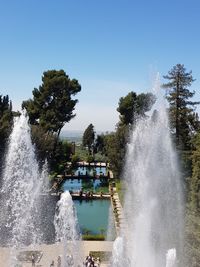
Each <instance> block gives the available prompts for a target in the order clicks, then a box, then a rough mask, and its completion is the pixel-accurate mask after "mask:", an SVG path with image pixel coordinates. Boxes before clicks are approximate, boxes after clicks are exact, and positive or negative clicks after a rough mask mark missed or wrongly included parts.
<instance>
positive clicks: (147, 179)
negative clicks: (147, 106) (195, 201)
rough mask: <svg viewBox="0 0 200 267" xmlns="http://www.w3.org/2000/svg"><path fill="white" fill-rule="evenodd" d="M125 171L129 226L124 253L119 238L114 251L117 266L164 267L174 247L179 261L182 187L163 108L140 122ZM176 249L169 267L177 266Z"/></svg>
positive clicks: (126, 208) (125, 229) (122, 235)
mask: <svg viewBox="0 0 200 267" xmlns="http://www.w3.org/2000/svg"><path fill="white" fill-rule="evenodd" d="M154 115H155V114H154ZM125 169H126V172H125V181H124V182H125V184H127V185H128V186H127V190H126V196H125V205H124V212H125V216H126V221H127V225H126V228H124V229H121V238H122V239H123V242H122V240H121V241H120V243H121V246H123V249H122V248H120V251H121V253H119V251H118V250H119V240H117V241H116V242H118V243H117V245H115V246H114V251H113V253H114V255H118V259H117V262H118V265H117V266H123V260H124V259H126V260H127V265H126V266H130V267H132V266H134V267H164V266H166V252H167V251H168V250H169V249H170V248H173V247H175V248H176V251H177V257H178V258H179V261H180V260H181V257H182V255H181V253H182V244H183V238H182V229H183V223H182V222H183V217H182V202H183V201H182V189H181V183H180V174H179V168H178V164H177V157H176V153H175V152H174V149H173V147H172V142H171V139H170V133H169V126H168V117H167V114H166V108H165V107H163V108H160V109H159V110H158V112H157V113H156V116H153V117H152V118H150V117H149V118H146V119H140V120H138V122H137V123H136V126H135V128H134V129H133V131H132V136H131V142H130V144H129V146H128V152H127V159H126V167H125ZM172 251H174V250H170V252H169V255H168V257H167V262H168V263H167V267H168V266H174V265H170V264H171V263H169V262H172V260H171V259H172V254H173V253H172ZM173 255H174V254H173ZM115 261H116V257H115ZM173 264H175V260H174V262H173ZM113 266H116V265H115V264H113ZM181 266H182V265H181Z"/></svg>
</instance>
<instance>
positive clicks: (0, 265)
mask: <svg viewBox="0 0 200 267" xmlns="http://www.w3.org/2000/svg"><path fill="white" fill-rule="evenodd" d="M78 243H79V244H77V246H82V254H83V259H85V257H86V256H87V255H89V253H90V251H109V252H111V251H112V247H113V242H111V241H80V242H78ZM24 250H30V251H32V250H39V251H41V252H42V254H43V255H42V257H41V260H40V261H39V263H37V264H36V267H49V266H50V264H51V262H52V260H54V262H55V267H56V262H57V258H58V256H59V255H62V252H63V248H62V245H61V244H53V245H41V246H37V247H35V248H34V249H33V248H31V247H27V248H24ZM21 251H23V250H21ZM9 255H10V249H9V248H1V247H0V267H9V261H8V260H9ZM106 266H108V263H106V262H102V264H101V267H106ZM22 267H31V263H22Z"/></svg>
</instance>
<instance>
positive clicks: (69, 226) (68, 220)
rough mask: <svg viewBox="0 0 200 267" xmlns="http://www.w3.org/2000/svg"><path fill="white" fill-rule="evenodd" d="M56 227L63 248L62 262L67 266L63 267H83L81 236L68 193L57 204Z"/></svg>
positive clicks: (57, 237)
mask: <svg viewBox="0 0 200 267" xmlns="http://www.w3.org/2000/svg"><path fill="white" fill-rule="evenodd" d="M54 225H55V231H56V240H57V242H61V244H62V246H63V258H62V261H64V263H65V264H64V265H62V266H63V267H69V266H78V265H80V266H81V263H82V259H83V257H82V255H81V246H80V240H81V236H80V233H79V229H78V220H77V216H76V211H75V208H74V204H73V201H72V197H71V195H70V193H69V192H68V191H66V192H64V193H63V194H62V195H61V198H60V200H59V201H58V202H57V207H56V213H55V218H54Z"/></svg>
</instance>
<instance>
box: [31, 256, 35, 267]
mask: <svg viewBox="0 0 200 267" xmlns="http://www.w3.org/2000/svg"><path fill="white" fill-rule="evenodd" d="M31 263H32V267H35V255H34V254H32V255H31Z"/></svg>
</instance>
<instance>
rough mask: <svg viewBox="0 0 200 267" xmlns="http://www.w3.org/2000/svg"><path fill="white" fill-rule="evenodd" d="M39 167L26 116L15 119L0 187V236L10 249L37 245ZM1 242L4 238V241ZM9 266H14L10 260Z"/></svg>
mask: <svg viewBox="0 0 200 267" xmlns="http://www.w3.org/2000/svg"><path fill="white" fill-rule="evenodd" d="M41 184H42V182H41V179H40V175H39V167H38V164H37V161H36V158H35V151H34V146H33V145H32V142H31V136H30V127H29V125H28V117H26V116H25V115H24V114H22V115H21V116H20V117H18V118H16V120H15V122H14V127H13V131H12V133H11V136H10V139H9V145H8V151H7V155H6V160H5V170H4V174H3V185H2V188H1V197H2V198H1V215H0V216H1V218H0V219H1V226H0V228H1V231H0V232H1V234H2V233H4V232H5V233H6V234H7V236H6V239H7V240H6V241H5V243H6V244H7V245H9V246H11V247H12V248H13V251H14V249H15V248H20V247H23V246H24V245H29V244H35V243H38V242H40V239H41V236H40V233H39V231H38V229H37V222H36V220H35V218H36V217H37V216H36V215H37V212H38V209H37V205H36V200H37V197H38V195H39V194H40V190H41ZM4 239H5V238H4ZM11 261H12V262H11V264H10V266H12V265H14V264H15V262H13V261H14V258H13V259H12V260H11Z"/></svg>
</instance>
